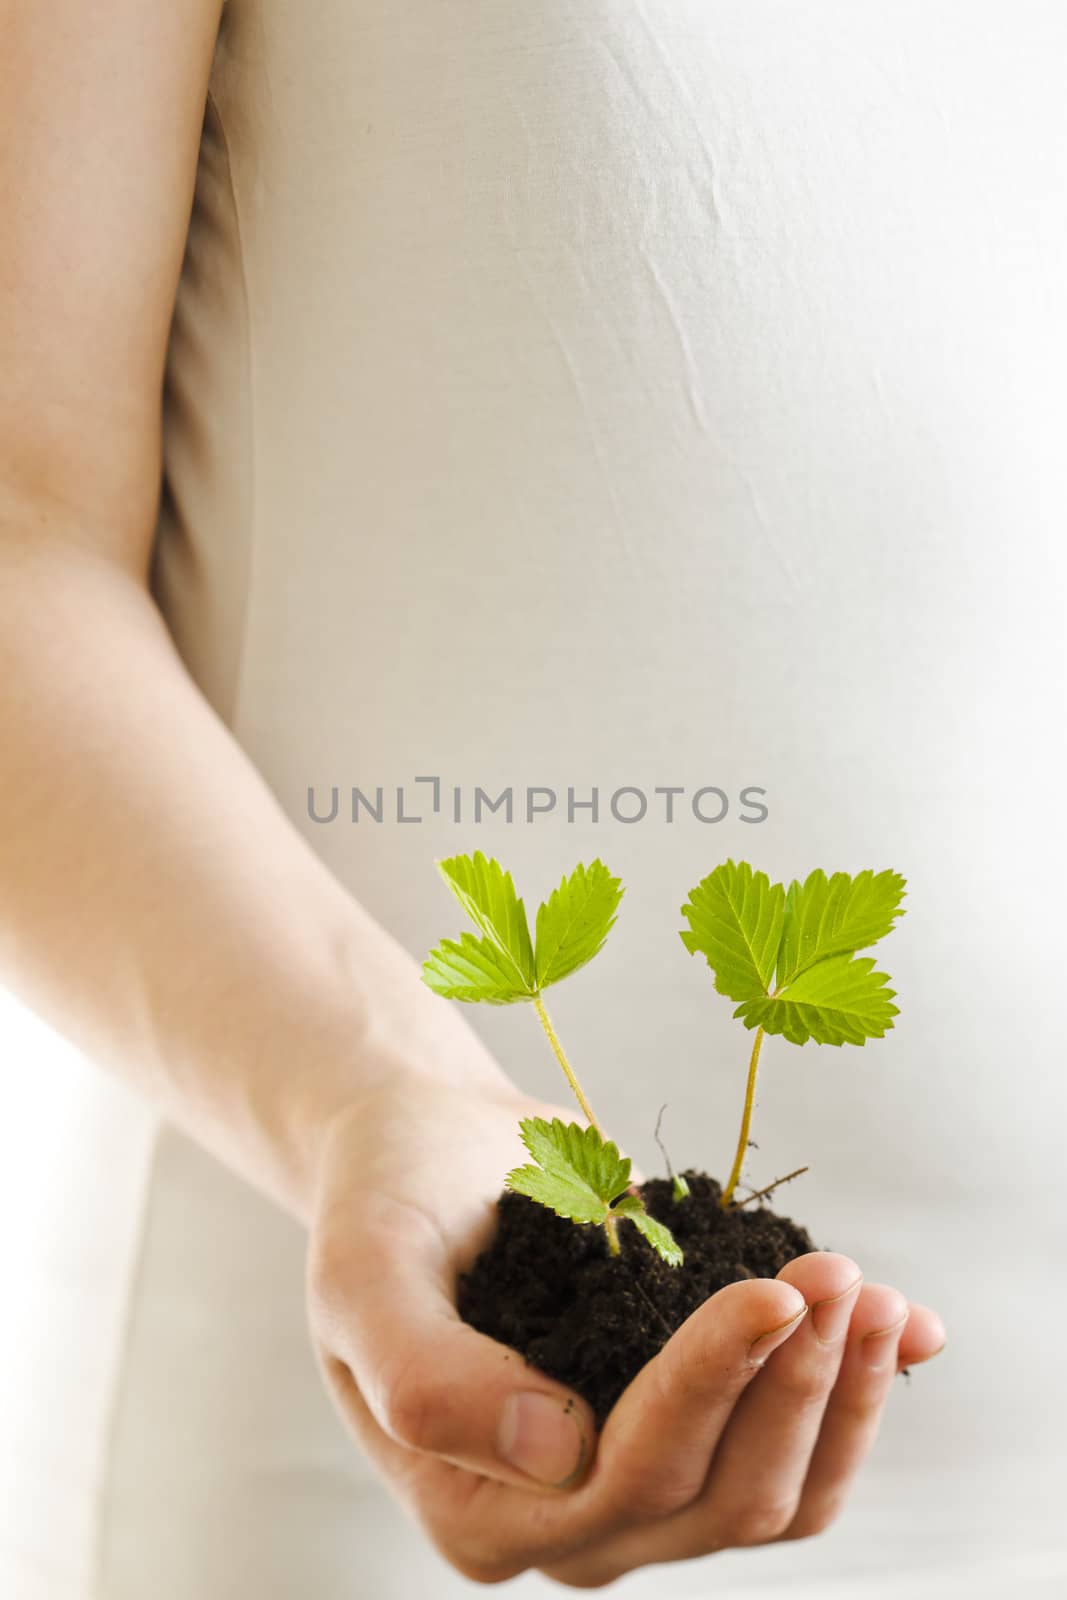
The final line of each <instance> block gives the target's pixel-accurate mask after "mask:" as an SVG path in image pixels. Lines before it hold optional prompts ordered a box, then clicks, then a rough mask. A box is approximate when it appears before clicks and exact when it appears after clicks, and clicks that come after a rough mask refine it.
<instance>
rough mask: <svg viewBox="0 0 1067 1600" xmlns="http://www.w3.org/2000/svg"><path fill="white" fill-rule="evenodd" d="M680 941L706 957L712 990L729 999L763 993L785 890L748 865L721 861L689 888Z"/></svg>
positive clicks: (779, 927)
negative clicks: (710, 972) (685, 923)
mask: <svg viewBox="0 0 1067 1600" xmlns="http://www.w3.org/2000/svg"><path fill="white" fill-rule="evenodd" d="M682 915H683V916H684V917H685V918H686V919H687V921H688V923H689V928H688V930H683V932H682V936H681V937H682V943H683V944H684V945H685V947H686V949H687V950H688V951H689V953H690V955H695V954H696V953H697V952H698V951H699V953H700V954H701V955H702V956H704V957H706V959H707V963H708V966H709V967H711V969H712V971H713V972H714V974H715V987H716V989H717V990H718V991H719V993H720V994H724V995H727V996H728V997H729V998H730V999H731V1000H755V999H757V998H759V997H761V996H763V995H766V994H767V992H768V991H769V989H770V986H771V978H772V977H773V975H774V968H775V962H776V961H777V959H778V947H779V945H780V944H781V940H782V926H783V923H784V920H785V889H784V888H783V886H782V885H781V884H780V883H774V884H772V883H771V882H770V880H769V878H768V877H767V874H766V873H765V872H753V870H752V868H751V867H750V866H749V865H748V862H747V861H742V862H740V863H739V864H735V863H734V862H733V861H725V862H723V863H722V865H721V866H718V867H716V868H715V871H714V872H711V873H709V874H708V876H707V877H706V878H703V879H702V880H701V881H700V883H698V884H697V886H696V888H695V889H692V890H690V893H689V900H688V901H687V903H686V904H685V905H684V906H683V907H682Z"/></svg>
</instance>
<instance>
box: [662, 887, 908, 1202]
mask: <svg viewBox="0 0 1067 1600" xmlns="http://www.w3.org/2000/svg"><path fill="white" fill-rule="evenodd" d="M904 888H905V880H904V879H903V878H902V877H901V876H900V875H899V873H896V872H890V871H886V872H877V873H876V872H871V871H867V872H861V873H859V874H858V875H857V876H856V877H854V878H853V877H850V876H849V875H848V873H846V872H835V873H834V874H833V876H832V877H827V875H826V873H825V872H823V871H821V870H816V871H815V872H812V873H811V874H809V876H808V877H807V878H805V880H804V882H803V883H800V882H797V881H795V880H794V882H792V883H791V884H790V885H789V888H788V889H786V888H785V886H784V885H783V884H781V883H771V881H770V879H769V878H768V877H767V874H766V873H765V872H754V871H753V869H752V868H751V867H750V866H749V865H748V863H747V862H745V861H742V862H739V863H735V862H733V861H725V862H723V863H722V865H721V866H718V867H716V868H715V870H714V871H713V872H710V873H709V874H708V876H707V877H706V878H702V879H701V881H700V882H699V883H698V884H697V886H696V888H695V889H692V890H691V891H690V894H689V898H688V900H687V901H686V904H685V905H684V906H683V907H682V915H683V916H684V917H685V919H686V921H687V923H688V927H686V928H684V929H683V930H682V932H681V938H682V943H683V944H684V945H685V947H686V949H687V950H688V951H689V952H690V954H691V955H702V956H704V958H705V959H706V961H707V963H708V966H709V967H710V968H711V970H712V973H713V974H714V978H715V988H716V989H717V990H718V992H719V993H720V994H722V995H725V996H726V997H727V998H728V999H730V1000H733V1001H735V1002H736V1009H735V1011H734V1016H735V1017H737V1018H738V1019H739V1020H740V1021H741V1022H743V1023H744V1025H745V1027H746V1028H748V1029H750V1030H752V1029H754V1030H755V1038H754V1040H753V1043H752V1052H751V1056H750V1058H749V1066H748V1080H747V1084H746V1089H745V1103H744V1109H743V1112H742V1116H741V1132H740V1135H739V1138H738V1141H737V1151H736V1154H735V1156H734V1163H733V1167H732V1169H731V1172H730V1177H729V1180H728V1182H727V1184H726V1187H725V1188H724V1189H723V1191H722V1196H721V1199H720V1202H719V1203H720V1205H721V1206H722V1207H723V1208H724V1209H725V1208H727V1207H729V1206H730V1205H731V1203H732V1201H733V1196H734V1191H735V1189H736V1188H737V1185H738V1183H739V1181H740V1178H741V1169H742V1166H743V1163H744V1159H745V1152H746V1151H747V1149H748V1142H749V1130H750V1128H751V1123H752V1109H753V1104H754V1100H755V1092H756V1074H757V1069H758V1066H759V1059H760V1048H761V1046H762V1044H763V1040H764V1037H765V1035H767V1034H780V1035H781V1036H782V1037H783V1038H785V1039H787V1040H788V1041H789V1042H790V1043H791V1044H798V1045H800V1044H807V1043H808V1042H809V1041H814V1042H815V1043H816V1044H831V1045H843V1044H853V1045H862V1044H864V1043H865V1042H866V1041H867V1040H868V1039H880V1038H882V1037H883V1036H884V1034H885V1033H886V1031H887V1030H888V1029H889V1028H891V1027H892V1026H893V1018H894V1017H895V1016H896V1015H897V1014H898V1008H897V1007H896V1006H895V1005H894V1004H893V999H894V996H895V991H894V990H893V989H890V988H889V978H888V976H887V974H886V973H884V972H877V971H876V970H875V962H874V959H873V957H870V956H860V955H858V954H857V952H858V951H860V950H866V949H867V948H869V946H871V945H872V944H875V943H877V941H878V940H879V939H882V938H884V937H885V935H886V934H887V933H891V932H892V930H893V928H894V926H895V924H896V919H897V918H898V917H900V916H902V915H903V907H902V906H901V904H900V902H901V900H902V898H903V896H904Z"/></svg>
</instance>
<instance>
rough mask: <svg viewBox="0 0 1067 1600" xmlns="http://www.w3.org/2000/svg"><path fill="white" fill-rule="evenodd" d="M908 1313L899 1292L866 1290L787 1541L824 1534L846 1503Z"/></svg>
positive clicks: (880, 1407) (867, 1445)
mask: <svg viewBox="0 0 1067 1600" xmlns="http://www.w3.org/2000/svg"><path fill="white" fill-rule="evenodd" d="M908 1314H909V1313H908V1305H907V1302H906V1300H905V1299H904V1297H903V1296H902V1295H901V1294H898V1292H897V1291H896V1289H890V1288H887V1287H886V1286H885V1285H883V1284H868V1285H867V1286H866V1287H865V1288H864V1290H863V1293H862V1294H861V1296H860V1298H859V1301H858V1302H857V1305H856V1309H855V1311H854V1313H853V1316H852V1324H851V1327H850V1329H849V1336H848V1342H847V1346H846V1350H845V1355H844V1358H843V1360H842V1363H841V1370H840V1372H839V1374H838V1378H837V1383H836V1385H835V1386H834V1392H833V1394H832V1396H831V1398H830V1402H829V1404H828V1406H827V1408H826V1414H825V1416H824V1418H823V1425H822V1429H821V1430H820V1433H819V1438H818V1442H817V1443H816V1446H815V1449H814V1451H813V1453H812V1458H811V1462H810V1465H809V1467H808V1473H807V1477H806V1479H805V1482H804V1488H803V1493H802V1494H801V1497H800V1502H799V1504H798V1506H797V1509H796V1513H795V1515H794V1517H793V1518H792V1520H791V1521H790V1523H789V1526H788V1528H787V1529H785V1530H783V1537H785V1538H788V1539H802V1538H806V1537H808V1536H809V1535H811V1534H814V1533H820V1532H821V1531H822V1530H823V1529H824V1528H826V1527H828V1526H829V1524H830V1523H831V1522H832V1521H833V1520H834V1518H835V1517H836V1515H837V1513H838V1512H839V1511H840V1509H841V1507H842V1505H843V1504H844V1501H845V1497H846V1495H847V1494H848V1491H849V1488H850V1486H851V1484H852V1480H853V1479H854V1477H855V1475H856V1473H857V1471H858V1470H859V1468H860V1465H861V1464H862V1462H863V1460H864V1459H865V1457H866V1456H867V1453H868V1451H869V1450H870V1448H871V1446H872V1444H873V1443H874V1440H875V1436H876V1434H877V1432H878V1428H879V1425H880V1423H881V1420H882V1412H883V1409H884V1407H885V1402H886V1398H887V1396H888V1394H889V1390H890V1388H891V1386H892V1383H893V1379H894V1377H895V1376H896V1372H897V1360H898V1354H899V1347H900V1341H901V1335H902V1333H903V1332H904V1328H905V1326H906V1324H907V1321H908Z"/></svg>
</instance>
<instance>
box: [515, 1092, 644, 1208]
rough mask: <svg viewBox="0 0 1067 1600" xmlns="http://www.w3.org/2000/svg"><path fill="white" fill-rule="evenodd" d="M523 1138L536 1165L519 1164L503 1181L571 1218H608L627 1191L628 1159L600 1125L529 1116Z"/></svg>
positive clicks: (628, 1179)
mask: <svg viewBox="0 0 1067 1600" xmlns="http://www.w3.org/2000/svg"><path fill="white" fill-rule="evenodd" d="M519 1127H520V1129H521V1132H522V1142H523V1144H524V1145H525V1146H526V1148H527V1150H529V1152H530V1154H531V1155H532V1156H533V1158H534V1161H535V1162H536V1163H537V1165H536V1166H525V1167H516V1168H515V1169H514V1171H512V1172H509V1173H508V1175H507V1178H506V1179H505V1183H506V1184H507V1187H508V1188H509V1189H513V1190H514V1191H515V1193H516V1194H524V1195H527V1196H528V1197H529V1198H530V1199H531V1200H537V1201H539V1202H540V1204H541V1205H543V1206H548V1208H549V1210H551V1211H554V1212H555V1213H556V1215H557V1216H558V1217H568V1218H569V1219H570V1220H571V1221H572V1222H605V1221H606V1220H607V1216H608V1208H609V1206H610V1205H611V1202H612V1201H613V1200H615V1199H617V1198H618V1196H619V1195H620V1194H624V1193H625V1192H626V1189H627V1187H628V1186H629V1182H630V1160H629V1157H628V1156H620V1154H619V1150H618V1146H617V1145H615V1144H613V1143H612V1142H611V1140H610V1139H605V1138H604V1137H603V1135H602V1134H601V1133H600V1132H599V1131H598V1130H597V1129H596V1128H592V1127H589V1128H582V1127H579V1125H578V1123H576V1122H562V1121H561V1120H560V1119H559V1117H553V1119H552V1121H551V1122H546V1121H545V1120H544V1118H543V1117H526V1118H525V1119H524V1120H523V1121H522V1122H521V1123H520V1124H519Z"/></svg>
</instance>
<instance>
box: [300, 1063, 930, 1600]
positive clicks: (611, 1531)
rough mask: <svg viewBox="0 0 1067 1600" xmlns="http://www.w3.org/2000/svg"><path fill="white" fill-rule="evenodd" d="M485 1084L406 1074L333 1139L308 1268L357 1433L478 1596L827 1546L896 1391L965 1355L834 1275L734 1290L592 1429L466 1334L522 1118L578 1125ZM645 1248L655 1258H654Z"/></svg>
mask: <svg viewBox="0 0 1067 1600" xmlns="http://www.w3.org/2000/svg"><path fill="white" fill-rule="evenodd" d="M498 1082H499V1088H498V1089H497V1087H496V1084H495V1083H494V1082H493V1080H492V1079H486V1078H485V1077H484V1075H483V1079H482V1081H480V1083H479V1085H478V1087H477V1088H476V1089H472V1088H465V1087H460V1088H456V1087H452V1086H448V1085H437V1084H433V1083H431V1082H429V1081H427V1080H426V1079H424V1078H419V1077H408V1076H406V1075H403V1074H397V1075H395V1076H394V1077H393V1078H391V1079H390V1080H389V1081H387V1082H386V1083H385V1084H384V1086H383V1087H381V1088H380V1089H378V1090H377V1091H376V1092H375V1094H373V1095H372V1096H370V1097H369V1098H368V1099H367V1100H365V1101H362V1102H361V1103H360V1104H359V1105H358V1106H354V1107H353V1108H352V1110H351V1111H350V1112H346V1113H344V1114H343V1115H341V1116H340V1117H338V1118H337V1119H336V1120H335V1123H334V1124H333V1126H332V1128H331V1132H330V1136H329V1138H328V1140H327V1142H326V1145H325V1149H324V1156H323V1164H322V1171H321V1177H320V1183H319V1188H318V1194H319V1200H318V1207H317V1211H316V1215H315V1219H314V1222H313V1226H312V1244H311V1254H310V1260H309V1303H310V1314H311V1326H312V1332H313V1337H314V1341H315V1345H316V1349H317V1352H318V1355H319V1358H320V1361H321V1363H322V1367H323V1370H324V1373H325V1376H326V1379H327V1382H328V1384H329V1387H330V1389H331V1391H332V1393H333V1396H334V1398H335V1401H336V1403H337V1405H338V1406H339V1408H340V1411H341V1413H342V1416H343V1417H344V1419H345V1421H346V1422H347V1424H348V1425H349V1427H350V1428H351V1430H352V1431H353V1433H354V1434H355V1436H356V1437H357V1439H358V1440H359V1441H360V1443H361V1444H362V1446H363V1448H364V1449H365V1450H366V1452H367V1454H368V1455H369V1456H370V1458H371V1460H372V1461H373V1462H374V1464H375V1465H376V1467H377V1469H378V1471H379V1472H380V1473H381V1475H382V1477H383V1478H384V1479H385V1481H386V1483H387V1484H388V1485H389V1486H390V1488H391V1490H392V1491H393V1493H394V1494H395V1495H396V1496H397V1497H398V1498H399V1499H400V1500H401V1501H402V1502H403V1503H405V1504H406V1505H407V1507H408V1508H409V1509H410V1510H411V1511H412V1512H413V1513H414V1515H415V1516H416V1517H417V1519H418V1520H419V1522H420V1523H421V1524H422V1526H423V1527H424V1528H425V1530H426V1532H427V1533H428V1535H429V1536H430V1538H431V1539H432V1540H433V1541H434V1543H435V1544H436V1546H437V1547H438V1549H439V1550H440V1551H441V1553H442V1554H443V1555H444V1556H445V1557H446V1558H447V1559H448V1560H449V1561H450V1562H451V1563H452V1565H453V1566H454V1567H456V1568H457V1569H458V1570H459V1571H460V1572H462V1573H464V1574H465V1575H466V1576H468V1577H470V1578H472V1579H475V1580H477V1581H482V1582H496V1581H502V1580H503V1579H506V1578H509V1577H512V1576H514V1575H515V1574H517V1573H519V1572H521V1571H524V1570H525V1569H527V1568H537V1569H540V1570H542V1571H544V1572H546V1573H547V1574H548V1575H549V1576H551V1577H553V1578H555V1579H556V1580H557V1581H559V1582H561V1583H564V1584H569V1585H572V1586H575V1587H583V1588H584V1587H597V1586H599V1585H601V1584H604V1583H608V1582H610V1581H611V1580H612V1579H614V1578H616V1577H619V1576H621V1575H622V1574H623V1573H625V1572H628V1571H630V1570H632V1569H634V1568H636V1567H640V1566H644V1565H648V1564H650V1563H656V1562H665V1561H672V1560H685V1559H690V1558H692V1557H695V1556H699V1555H702V1554H705V1553H710V1552H712V1551H716V1550H722V1549H726V1548H730V1547H732V1546H741V1545H752V1544H762V1543H766V1542H769V1541H772V1540H777V1539H783V1538H787V1539H791V1538H801V1537H804V1536H806V1535H809V1534H813V1533H817V1532H819V1531H820V1530H821V1529H823V1528H825V1527H826V1526H827V1525H828V1524H829V1523H830V1522H831V1521H832V1520H833V1518H834V1517H835V1516H836V1514H837V1513H838V1511H839V1510H840V1509H841V1506H842V1504H843V1502H844V1499H845V1497H846V1494H847V1492H848V1488H849V1486H850V1483H851V1481H852V1479H853V1477H854V1475H855V1473H856V1471H857V1469H858V1468H859V1466H860V1464H861V1462H862V1461H863V1459H864V1457H865V1456H866V1455H867V1452H868V1451H869V1449H870V1447H871V1444H872V1443H873V1440H874V1437H875V1434H876V1432H877V1429H878V1424H879V1421H880V1418H881V1414H882V1409H883V1406H884V1404H885V1400H886V1397H887V1395H888V1392H889V1389H890V1386H891V1382H892V1378H893V1376H894V1375H895V1373H896V1372H897V1371H898V1370H899V1369H900V1367H901V1366H903V1365H914V1364H916V1363H918V1362H920V1361H924V1360H927V1359H928V1358H929V1357H930V1356H932V1355H934V1354H935V1353H936V1352H937V1351H938V1350H939V1349H940V1348H941V1346H942V1345H943V1343H944V1330H943V1328H942V1326H941V1323H940V1320H939V1319H938V1317H937V1316H936V1314H935V1313H934V1312H932V1311H929V1310H927V1309H926V1308H925V1307H922V1306H911V1305H909V1304H908V1302H907V1301H906V1300H905V1299H904V1297H903V1296H902V1295H901V1294H899V1293H898V1292H897V1290H895V1289H891V1288H887V1287H885V1286H883V1285H878V1284H868V1285H864V1284H863V1283H862V1282H861V1274H860V1269H859V1267H858V1266H857V1265H856V1264H855V1263H854V1262H853V1261H851V1260H849V1258H848V1257H846V1256H841V1255H834V1254H830V1253H824V1252H817V1253H815V1254H812V1255H808V1256H804V1257H800V1258H799V1259H797V1260H795V1261H793V1262H791V1263H790V1264H789V1265H788V1266H786V1267H785V1268H783V1270H782V1271H781V1272H780V1273H779V1275H778V1277H777V1279H753V1280H749V1281H746V1282H743V1283H735V1284H731V1285H729V1286H728V1287H727V1288H725V1289H723V1290H721V1291H720V1292H719V1293H718V1294H716V1295H715V1296H713V1298H712V1299H710V1300H709V1301H707V1302H706V1303H705V1304H704V1305H703V1306H702V1307H700V1309H699V1310H698V1311H696V1312H695V1313H694V1314H693V1315H692V1316H691V1317H690V1318H689V1319H688V1320H687V1321H686V1322H685V1323H684V1324H683V1326H682V1327H681V1328H680V1329H678V1331H677V1332H676V1333H675V1334H674V1336H673V1338H671V1340H670V1341H669V1342H668V1344H667V1345H666V1346H665V1347H664V1349H663V1350H662V1351H661V1352H660V1353H659V1355H657V1356H656V1357H655V1359H654V1360H653V1361H651V1362H650V1363H649V1364H648V1365H647V1366H646V1367H645V1368H644V1369H643V1370H642V1371H641V1372H640V1373H639V1374H638V1376H637V1378H635V1379H634V1381H633V1382H632V1383H631V1385H630V1386H629V1388H628V1389H627V1390H626V1392H625V1393H624V1395H623V1396H622V1398H621V1399H620V1400H619V1402H618V1404H617V1405H616V1407H615V1409H614V1410H613V1411H612V1413H611V1415H610V1417H609V1418H608V1420H607V1422H606V1423H605V1425H604V1428H603V1429H602V1431H601V1434H600V1437H599V1439H597V1438H596V1434H595V1427H594V1424H593V1419H592V1415H591V1412H590V1410H589V1407H588V1406H587V1405H586V1404H585V1402H584V1401H582V1400H581V1399H579V1398H578V1397H577V1396H576V1395H573V1394H571V1393H570V1392H569V1391H568V1390H567V1389H565V1388H564V1387H563V1386H562V1385H560V1384H558V1383H556V1382H554V1381H553V1380H551V1379H549V1378H546V1377H543V1376H542V1375H541V1374H540V1373H538V1372H537V1371H536V1370H535V1369H533V1368H531V1367H528V1366H526V1365H525V1364H524V1363H523V1361H522V1359H521V1357H519V1356H518V1355H516V1353H515V1352H514V1351H509V1350H507V1349H505V1348H504V1347H503V1346H502V1345H499V1344H497V1343H495V1342H494V1341H493V1340H491V1339H488V1338H486V1337H485V1336H484V1335H483V1334H480V1333H478V1332H476V1331H475V1330H474V1329H473V1328H470V1327H469V1326H467V1325H466V1324H465V1323H463V1322H461V1321H460V1320H459V1317H458V1315H457V1313H456V1310H455V1281H456V1275H457V1273H458V1272H459V1271H462V1270H463V1269H464V1268H465V1267H467V1266H469V1264H470V1263H471V1262H472V1261H473V1259H474V1257H475V1256H476V1255H477V1253H478V1251H479V1250H480V1249H481V1248H482V1247H483V1246H484V1245H485V1244H486V1243H487V1242H488V1238H489V1235H490V1233H491V1231H492V1227H493V1201H494V1200H495V1199H496V1197H497V1195H498V1194H499V1192H500V1188H501V1183H502V1179H503V1175H504V1173H505V1172H506V1171H507V1170H508V1169H509V1168H510V1167H512V1166H514V1165H515V1164H517V1163H518V1162H520V1161H522V1160H523V1159H524V1155H525V1152H524V1151H523V1148H522V1146H521V1143H520V1141H519V1138H518V1131H517V1124H518V1120H519V1118H520V1117H522V1116H529V1115H539V1116H549V1117H551V1116H553V1115H560V1116H563V1117H564V1118H565V1119H567V1120H570V1119H571V1115H572V1114H571V1113H570V1112H568V1111H567V1110H566V1109H561V1108H560V1107H557V1106H546V1105H544V1104H542V1103H541V1102H532V1101H530V1100H527V1099H524V1098H522V1097H521V1096H519V1095H518V1094H517V1093H516V1092H515V1091H514V1089H513V1088H512V1087H511V1085H510V1084H508V1082H507V1080H506V1079H503V1078H500V1079H499V1080H498ZM634 1247H635V1248H637V1244H636V1240H635V1241H634Z"/></svg>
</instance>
